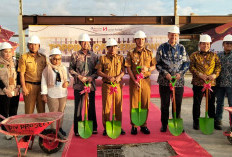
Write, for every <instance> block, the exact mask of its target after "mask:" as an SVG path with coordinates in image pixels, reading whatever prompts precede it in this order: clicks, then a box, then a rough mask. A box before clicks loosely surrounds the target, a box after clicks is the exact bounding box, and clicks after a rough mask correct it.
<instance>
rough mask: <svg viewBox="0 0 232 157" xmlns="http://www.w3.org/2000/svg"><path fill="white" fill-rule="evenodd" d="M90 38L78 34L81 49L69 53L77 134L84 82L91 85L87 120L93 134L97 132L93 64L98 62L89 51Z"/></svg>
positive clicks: (86, 35) (80, 116) (76, 131)
mask: <svg viewBox="0 0 232 157" xmlns="http://www.w3.org/2000/svg"><path fill="white" fill-rule="evenodd" d="M90 41H91V40H90V38H89V35H88V34H81V35H80V36H79V44H80V45H81V50H80V51H78V52H74V53H73V54H72V55H71V62H70V65H69V73H70V74H71V75H72V76H73V77H74V82H73V88H74V96H75V109H74V133H75V135H76V136H78V135H79V134H78V121H82V115H81V111H82V107H83V102H84V96H85V94H81V93H80V92H81V91H82V90H84V86H85V83H89V84H90V85H91V88H90V93H89V108H88V120H91V121H93V134H97V118H96V110H95V90H96V85H95V79H96V78H97V77H98V75H97V70H96V69H95V66H96V64H97V62H98V56H97V55H96V54H95V53H94V52H92V51H91V46H90Z"/></svg>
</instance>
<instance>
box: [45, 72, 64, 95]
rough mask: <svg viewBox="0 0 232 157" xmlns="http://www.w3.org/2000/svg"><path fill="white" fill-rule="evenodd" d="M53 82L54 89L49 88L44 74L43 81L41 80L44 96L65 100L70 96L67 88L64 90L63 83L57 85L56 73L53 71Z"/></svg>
mask: <svg viewBox="0 0 232 157" xmlns="http://www.w3.org/2000/svg"><path fill="white" fill-rule="evenodd" d="M65 72H66V73H67V69H66V68H65ZM52 74H53V81H54V87H50V88H48V86H47V82H46V79H45V77H44V75H43V74H42V80H41V94H42V95H46V94H47V95H48V96H49V97H51V98H63V97H66V96H67V95H68V91H67V88H63V87H62V85H63V81H61V83H59V84H57V85H56V73H55V72H54V71H53V72H52ZM67 79H68V77H67Z"/></svg>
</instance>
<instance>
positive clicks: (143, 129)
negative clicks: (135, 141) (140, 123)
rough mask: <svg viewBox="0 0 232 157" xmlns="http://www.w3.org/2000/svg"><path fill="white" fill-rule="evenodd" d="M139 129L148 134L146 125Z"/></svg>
mask: <svg viewBox="0 0 232 157" xmlns="http://www.w3.org/2000/svg"><path fill="white" fill-rule="evenodd" d="M140 131H141V132H142V133H144V134H150V130H149V129H148V128H147V127H140Z"/></svg>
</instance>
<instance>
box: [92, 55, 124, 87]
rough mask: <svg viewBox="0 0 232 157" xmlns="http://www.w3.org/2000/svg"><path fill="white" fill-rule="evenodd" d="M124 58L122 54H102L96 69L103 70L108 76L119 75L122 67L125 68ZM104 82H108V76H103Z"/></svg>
mask: <svg viewBox="0 0 232 157" xmlns="http://www.w3.org/2000/svg"><path fill="white" fill-rule="evenodd" d="M124 63H125V61H124V58H123V56H122V55H118V54H116V55H114V56H111V55H108V54H107V55H105V56H101V57H100V58H99V62H98V64H97V65H96V69H98V70H101V71H102V72H103V73H105V74H106V75H108V76H113V77H115V76H118V75H119V74H120V73H121V71H122V68H124ZM102 81H103V82H108V80H107V79H106V78H102Z"/></svg>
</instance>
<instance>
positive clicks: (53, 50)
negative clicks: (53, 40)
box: [50, 48, 62, 56]
mask: <svg viewBox="0 0 232 157" xmlns="http://www.w3.org/2000/svg"><path fill="white" fill-rule="evenodd" d="M52 55H62V53H61V51H60V50H59V49H58V48H54V49H52V50H51V54H50V56H52Z"/></svg>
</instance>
